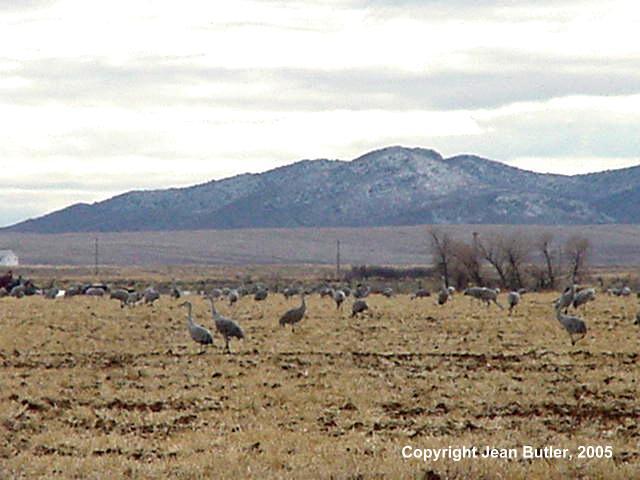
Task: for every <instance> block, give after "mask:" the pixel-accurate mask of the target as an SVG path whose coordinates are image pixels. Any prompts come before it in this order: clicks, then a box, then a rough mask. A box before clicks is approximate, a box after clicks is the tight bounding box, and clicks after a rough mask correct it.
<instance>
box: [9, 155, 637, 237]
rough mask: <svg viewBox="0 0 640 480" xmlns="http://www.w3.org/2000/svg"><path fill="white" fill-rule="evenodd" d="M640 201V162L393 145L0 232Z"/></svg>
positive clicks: (550, 208) (607, 212)
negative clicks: (538, 161) (519, 158)
mask: <svg viewBox="0 0 640 480" xmlns="http://www.w3.org/2000/svg"><path fill="white" fill-rule="evenodd" d="M639 201H640V166H637V167H631V168H626V169H621V170H611V171H606V172H600V173H592V174H588V175H574V176H566V175H551V174H542V173H534V172H529V171H526V170H521V169H518V168H514V167H511V166H508V165H505V164H503V163H500V162H495V161H492V160H488V159H485V158H482V157H478V156H475V155H458V156H454V157H451V158H443V157H442V156H441V155H440V154H439V153H438V152H436V151H434V150H428V149H423V148H404V147H388V148H384V149H381V150H376V151H373V152H370V153H367V154H365V155H363V156H361V157H359V158H356V159H355V160H352V161H339V160H303V161H300V162H297V163H294V164H292V165H288V166H285V167H280V168H276V169H274V170H270V171H268V172H265V173H261V174H243V175H238V176H235V177H231V178H227V179H224V180H219V181H210V182H207V183H203V184H201V185H195V186H192V187H187V188H171V189H167V190H151V191H132V192H128V193H124V194H122V195H118V196H116V197H113V198H110V199H108V200H105V201H102V202H97V203H93V204H91V205H88V204H82V203H81V204H76V205H72V206H70V207H67V208H65V209H63V210H59V211H57V212H54V213H50V214H48V215H45V216H43V217H39V218H35V219H31V220H27V221H25V222H21V223H18V224H16V225H13V226H11V227H7V228H5V229H2V231H5V232H6V231H13V232H34V233H64V232H90V231H103V232H104V231H113V232H119V231H145V230H199V229H230V228H263V227H278V228H279V227H282V228H290V227H302V226H307V227H311V226H313V227H334V226H385V225H419V224H431V223H455V224H459V223H476V224H477V223H490V224H601V223H640V209H638V208H636V207H635V206H636V205H638V202H639Z"/></svg>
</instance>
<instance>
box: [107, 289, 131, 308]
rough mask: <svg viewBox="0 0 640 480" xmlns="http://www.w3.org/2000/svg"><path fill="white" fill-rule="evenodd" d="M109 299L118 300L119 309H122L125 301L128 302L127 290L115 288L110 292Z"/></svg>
mask: <svg viewBox="0 0 640 480" xmlns="http://www.w3.org/2000/svg"><path fill="white" fill-rule="evenodd" d="M109 298H111V299H114V298H115V299H116V300H120V308H124V306H125V305H126V304H127V300H129V290H125V289H124V288H116V289H115V290H111V295H110V296H109Z"/></svg>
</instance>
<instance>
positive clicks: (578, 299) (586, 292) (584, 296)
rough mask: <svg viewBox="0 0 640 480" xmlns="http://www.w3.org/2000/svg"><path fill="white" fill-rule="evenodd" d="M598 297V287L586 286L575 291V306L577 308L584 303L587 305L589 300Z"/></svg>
mask: <svg viewBox="0 0 640 480" xmlns="http://www.w3.org/2000/svg"><path fill="white" fill-rule="evenodd" d="M595 299H596V289H595V288H585V289H583V290H580V291H578V292H576V293H575V295H574V296H573V308H575V309H576V310H577V309H578V308H579V307H581V306H582V305H586V304H587V303H588V302H591V301H593V300H595Z"/></svg>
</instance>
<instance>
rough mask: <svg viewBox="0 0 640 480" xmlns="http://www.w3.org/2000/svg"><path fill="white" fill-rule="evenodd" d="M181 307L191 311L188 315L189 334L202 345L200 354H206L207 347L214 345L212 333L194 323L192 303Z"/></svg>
mask: <svg viewBox="0 0 640 480" xmlns="http://www.w3.org/2000/svg"><path fill="white" fill-rule="evenodd" d="M179 306H180V307H187V308H188V309H189V310H188V313H187V327H188V328H189V334H190V335H191V338H192V339H193V341H194V342H196V343H198V344H200V352H199V353H204V348H205V345H212V344H213V336H212V335H211V332H210V331H209V330H207V329H206V328H204V327H203V326H202V325H198V324H197V323H196V322H194V321H193V317H192V316H191V312H192V309H193V305H191V302H184V303H181V304H180V305H179Z"/></svg>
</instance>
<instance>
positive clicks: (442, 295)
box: [438, 287, 449, 305]
mask: <svg viewBox="0 0 640 480" xmlns="http://www.w3.org/2000/svg"><path fill="white" fill-rule="evenodd" d="M447 300H449V289H447V288H444V287H443V288H441V289H440V291H439V292H438V305H444V304H445V303H447Z"/></svg>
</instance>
